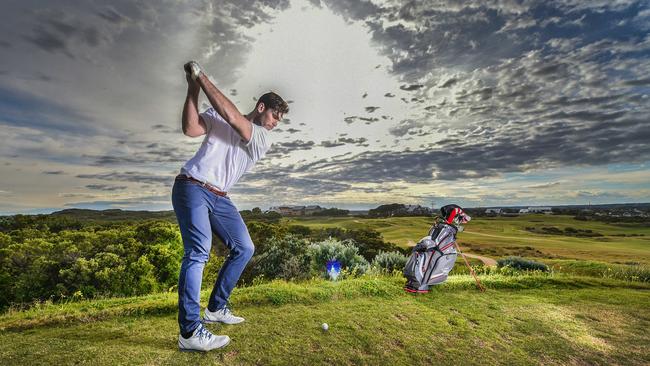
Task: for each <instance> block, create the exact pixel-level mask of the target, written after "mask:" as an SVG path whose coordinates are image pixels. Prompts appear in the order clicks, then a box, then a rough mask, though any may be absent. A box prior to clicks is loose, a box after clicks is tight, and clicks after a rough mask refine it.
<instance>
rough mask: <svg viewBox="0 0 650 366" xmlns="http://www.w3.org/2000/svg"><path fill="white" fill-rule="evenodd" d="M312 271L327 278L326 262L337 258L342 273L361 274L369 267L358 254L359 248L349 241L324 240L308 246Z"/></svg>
mask: <svg viewBox="0 0 650 366" xmlns="http://www.w3.org/2000/svg"><path fill="white" fill-rule="evenodd" d="M308 254H309V257H310V258H311V269H312V271H313V273H315V274H317V275H319V276H322V277H325V278H327V269H326V265H327V262H328V261H330V260H337V261H339V263H340V264H341V271H342V272H343V273H344V274H346V273H347V274H352V275H354V274H357V275H360V274H363V273H365V272H366V271H367V270H368V268H369V266H370V265H369V263H368V261H367V260H366V259H365V258H363V257H362V256H361V255H359V248H357V247H356V246H354V245H353V244H352V243H351V242H349V241H347V242H341V241H338V240H324V241H321V242H319V243H314V244H311V245H310V246H309V248H308Z"/></svg>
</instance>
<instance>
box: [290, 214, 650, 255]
mask: <svg viewBox="0 0 650 366" xmlns="http://www.w3.org/2000/svg"><path fill="white" fill-rule="evenodd" d="M287 222H289V223H295V224H299V225H305V226H309V227H312V228H318V227H336V226H340V227H344V228H347V229H354V228H361V227H369V228H372V229H375V230H377V231H379V232H380V233H381V234H382V236H383V237H384V240H386V241H389V242H393V243H395V244H397V245H400V246H404V247H406V246H410V245H413V244H412V243H414V242H417V241H418V240H419V239H420V238H421V237H423V236H424V235H426V233H427V232H428V230H429V228H430V226H431V223H432V220H431V219H430V218H426V217H392V218H386V219H362V218H352V217H342V218H295V219H291V220H287ZM526 227H555V228H557V229H558V230H561V231H563V232H566V230H565V229H566V228H574V229H577V230H582V231H586V230H592V231H593V232H597V233H600V234H602V235H603V236H602V237H576V236H575V235H546V234H541V233H532V232H530V231H527V230H526ZM458 240H459V243H460V245H461V247H462V248H464V249H466V250H467V252H468V253H476V254H480V255H485V256H488V257H494V258H502V257H507V256H521V257H539V258H555V259H579V260H595V261H602V262H610V263H628V262H635V263H641V264H649V265H650V250H649V249H650V227H648V226H645V225H643V224H610V223H605V222H595V221H580V220H575V219H573V217H571V216H562V215H542V214H531V215H522V216H518V217H478V218H475V219H473V220H472V221H471V222H470V223H468V224H467V225H466V226H465V231H464V232H462V233H460V234H459V235H458Z"/></svg>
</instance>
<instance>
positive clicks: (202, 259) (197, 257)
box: [183, 249, 210, 263]
mask: <svg viewBox="0 0 650 366" xmlns="http://www.w3.org/2000/svg"><path fill="white" fill-rule="evenodd" d="M209 258H210V254H209V253H206V252H205V251H203V250H196V249H192V250H186V251H185V255H184V256H183V261H187V262H199V263H206V262H207V261H208V259H209Z"/></svg>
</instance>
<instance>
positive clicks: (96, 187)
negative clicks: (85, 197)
mask: <svg viewBox="0 0 650 366" xmlns="http://www.w3.org/2000/svg"><path fill="white" fill-rule="evenodd" d="M86 188H88V189H92V190H97V191H108V192H111V191H121V190H125V189H126V188H127V186H112V185H108V184H87V185H86Z"/></svg>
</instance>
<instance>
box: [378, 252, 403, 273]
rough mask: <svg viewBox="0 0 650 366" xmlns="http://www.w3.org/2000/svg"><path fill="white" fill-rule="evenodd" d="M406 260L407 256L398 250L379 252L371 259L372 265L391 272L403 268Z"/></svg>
mask: <svg viewBox="0 0 650 366" xmlns="http://www.w3.org/2000/svg"><path fill="white" fill-rule="evenodd" d="M407 260H408V257H407V256H405V255H403V254H402V253H400V252H379V254H377V256H376V257H375V259H373V260H372V266H373V267H375V268H377V269H379V270H382V271H386V272H388V273H391V272H393V271H396V270H397V271H402V270H404V266H405V265H406V261H407Z"/></svg>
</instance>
